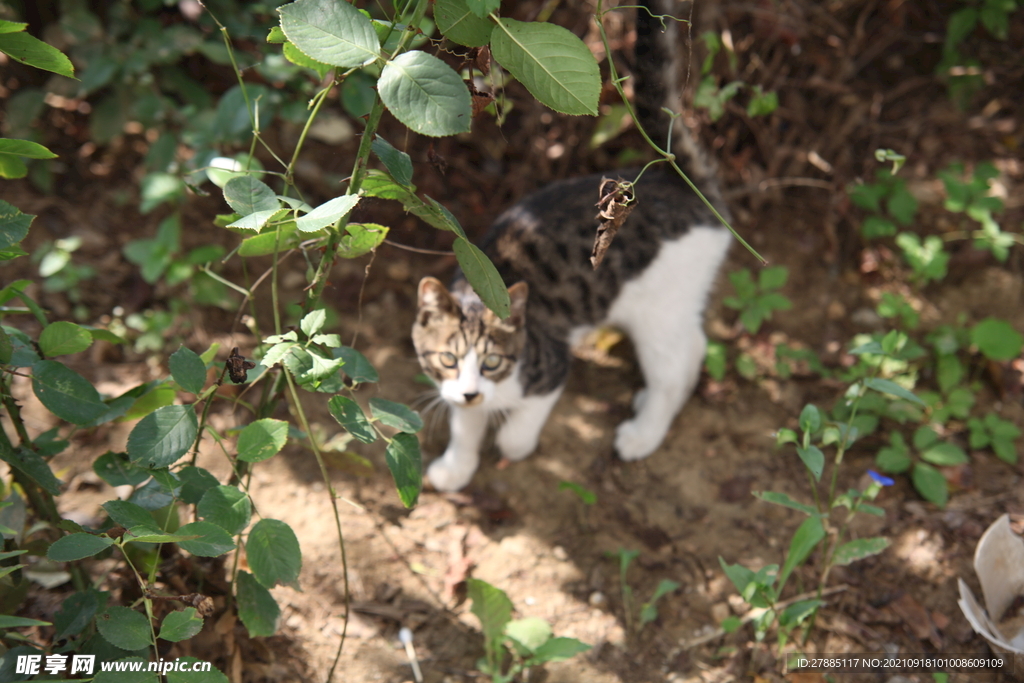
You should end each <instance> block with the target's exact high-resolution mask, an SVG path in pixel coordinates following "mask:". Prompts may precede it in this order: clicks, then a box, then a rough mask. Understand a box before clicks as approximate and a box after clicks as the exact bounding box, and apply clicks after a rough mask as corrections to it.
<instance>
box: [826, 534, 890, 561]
mask: <svg viewBox="0 0 1024 683" xmlns="http://www.w3.org/2000/svg"><path fill="white" fill-rule="evenodd" d="M888 547H889V539H888V538H882V537H881V536H879V537H877V538H858V539H857V540H855V541H850V542H848V543H844V544H843V545H841V546H839V547H838V548H837V549H836V552H835V554H834V555H832V564H834V565H838V566H843V565H847V564H850V563H851V562H856V561H857V560H863V559H864V558H865V557H871V556H872V555H877V554H878V553H880V552H882V551H883V550H885V549H886V548H888Z"/></svg>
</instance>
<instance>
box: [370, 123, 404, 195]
mask: <svg viewBox="0 0 1024 683" xmlns="http://www.w3.org/2000/svg"><path fill="white" fill-rule="evenodd" d="M371 148H372V149H373V153H374V154H376V155H377V158H378V159H380V160H381V161H383V162H384V166H385V167H386V168H387V169H388V173H390V174H391V177H392V178H394V179H395V182H397V183H399V184H400V185H405V186H406V187H408V186H410V185H412V159H410V158H409V155H408V154H406V153H405V152H402V151H401V150H397V149H395V148H394V147H392V146H391V143H389V142H388V141H387V140H385V139H384V138H382V137H381V136H379V135H378V136H377V137H375V138H374V139H373V143H372V145H371Z"/></svg>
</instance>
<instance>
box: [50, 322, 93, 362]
mask: <svg viewBox="0 0 1024 683" xmlns="http://www.w3.org/2000/svg"><path fill="white" fill-rule="evenodd" d="M90 346H92V335H91V334H89V332H88V331H87V330H86V329H84V328H83V327H81V326H79V325H76V324H74V323H69V322H65V321H63V320H61V321H58V322H55V323H50V324H49V325H47V326H46V327H45V328H44V329H43V331H42V332H41V333H40V335H39V348H40V349H42V351H43V354H45V355H47V356H50V357H53V356H63V355H66V354H71V353H78V352H79V351H85V350H86V349H87V348H89V347H90Z"/></svg>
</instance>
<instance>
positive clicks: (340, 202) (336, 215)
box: [295, 194, 359, 232]
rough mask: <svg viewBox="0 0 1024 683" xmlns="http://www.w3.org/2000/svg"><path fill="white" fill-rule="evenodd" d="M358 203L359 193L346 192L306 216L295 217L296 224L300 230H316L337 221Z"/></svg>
mask: <svg viewBox="0 0 1024 683" xmlns="http://www.w3.org/2000/svg"><path fill="white" fill-rule="evenodd" d="M358 203H359V195H355V194H346V195H342V196H340V197H335V198H334V199H331V200H329V201H327V202H324V203H323V204H321V205H320V206H318V207H316V208H315V209H313V210H312V211H310V212H309V213H307V214H306V215H305V216H299V217H298V218H297V219H295V226H296V227H297V228H298V229H299V231H300V232H316V231H317V230H320V229H321V228H326V227H327V226H328V225H334V224H335V223H337V222H338V221H339V220H340V219H341V218H342V216H345V215H347V214H348V213H349V212H351V211H352V209H354V208H355V206H356V204H358Z"/></svg>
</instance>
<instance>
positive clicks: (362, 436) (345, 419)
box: [327, 396, 377, 443]
mask: <svg viewBox="0 0 1024 683" xmlns="http://www.w3.org/2000/svg"><path fill="white" fill-rule="evenodd" d="M327 408H328V410H330V412H331V415H332V416H333V417H334V419H335V420H337V421H338V424H340V425H341V426H342V427H344V428H345V431H347V432H348V433H349V434H351V435H352V436H354V437H355V438H356V439H357V440H359V441H362V442H363V443H373V442H374V441H376V440H377V432H376V431H375V430H374V429H373V427H372V426H371V425H370V421H369V420H367V419H366V415H365V414H364V413H363V409H362V408H360V407H359V404H358V403H356V402H355V401H353V400H352V399H350V398H348V397H347V396H334V397H333V398H331V400H330V401H328V402H327Z"/></svg>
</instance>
